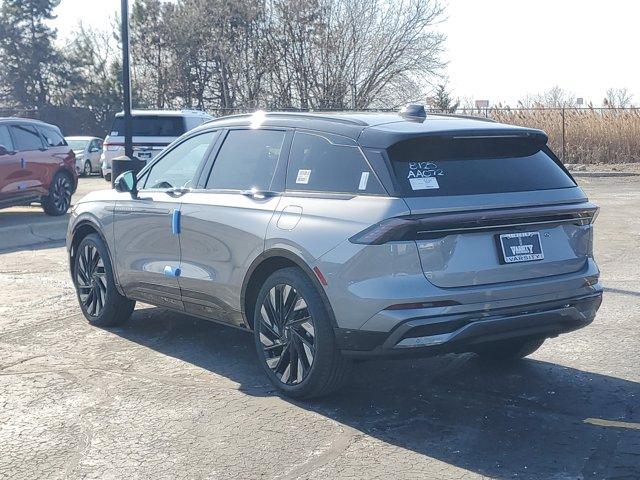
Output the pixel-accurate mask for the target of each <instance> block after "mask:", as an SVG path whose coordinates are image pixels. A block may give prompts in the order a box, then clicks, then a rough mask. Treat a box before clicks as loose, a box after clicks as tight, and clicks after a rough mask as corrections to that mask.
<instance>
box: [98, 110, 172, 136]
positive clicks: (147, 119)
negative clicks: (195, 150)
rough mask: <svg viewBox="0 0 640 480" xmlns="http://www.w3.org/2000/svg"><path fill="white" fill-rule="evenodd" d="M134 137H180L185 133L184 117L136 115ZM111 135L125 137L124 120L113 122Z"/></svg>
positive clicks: (133, 127)
mask: <svg viewBox="0 0 640 480" xmlns="http://www.w3.org/2000/svg"><path fill="white" fill-rule="evenodd" d="M131 128H132V135H133V136H135V137H179V136H180V135H182V134H183V133H184V132H185V128H184V117H169V116H166V115H136V116H135V117H133V120H132V126H131ZM110 135H111V136H112V137H117V136H122V135H124V118H123V117H116V118H115V119H114V120H113V126H112V127H111V132H110Z"/></svg>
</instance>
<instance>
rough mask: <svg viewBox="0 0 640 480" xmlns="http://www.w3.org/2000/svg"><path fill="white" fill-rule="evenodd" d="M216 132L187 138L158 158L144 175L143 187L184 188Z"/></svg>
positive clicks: (189, 184)
mask: <svg viewBox="0 0 640 480" xmlns="http://www.w3.org/2000/svg"><path fill="white" fill-rule="evenodd" d="M217 134H218V132H207V133H202V134H200V135H196V136H195V137H191V138H188V139H187V140H185V141H184V142H182V143H181V144H179V145H177V146H176V147H174V148H172V149H171V151H170V152H168V153H167V154H166V155H164V156H163V157H162V158H160V159H159V160H158V161H157V162H156V163H155V164H154V165H153V166H152V167H151V169H150V171H149V173H148V174H147V175H146V177H147V178H146V181H145V183H144V188H161V189H164V188H186V187H189V186H191V182H192V181H193V177H194V176H195V174H196V171H197V170H198V167H199V166H200V162H202V159H203V158H204V154H205V153H206V152H207V149H208V148H209V145H211V142H213V139H214V138H215V137H216V135H217Z"/></svg>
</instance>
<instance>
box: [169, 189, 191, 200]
mask: <svg viewBox="0 0 640 480" xmlns="http://www.w3.org/2000/svg"><path fill="white" fill-rule="evenodd" d="M190 191H191V189H190V188H171V189H169V190H167V191H166V194H167V195H169V196H170V197H173V198H177V197H181V196H182V195H184V194H185V193H189V192H190Z"/></svg>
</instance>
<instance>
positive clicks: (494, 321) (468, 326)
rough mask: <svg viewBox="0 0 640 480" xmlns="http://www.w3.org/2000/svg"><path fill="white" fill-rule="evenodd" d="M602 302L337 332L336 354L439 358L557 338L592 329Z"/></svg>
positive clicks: (565, 302) (589, 299)
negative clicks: (512, 341) (533, 339)
mask: <svg viewBox="0 0 640 480" xmlns="http://www.w3.org/2000/svg"><path fill="white" fill-rule="evenodd" d="M601 302H602V291H598V292H597V293H594V294H591V295H587V296H580V297H573V298H568V299H562V300H556V301H553V302H545V303H533V304H530V305H520V306H518V307H509V308H497V309H485V310H480V311H475V312H466V313H463V314H453V315H443V316H441V317H424V318H421V317H416V318H412V319H410V320H407V321H404V322H402V323H400V324H399V325H397V326H396V327H395V328H394V329H393V330H391V331H390V332H374V331H365V330H349V329H337V330H336V340H337V343H338V346H339V348H340V350H341V351H342V352H343V353H344V354H346V355H349V356H358V357H376V356H404V355H437V354H442V353H452V352H455V353H459V352H468V351H473V350H474V348H475V347H476V346H478V345H480V344H483V343H489V342H493V341H498V340H505V339H509V338H517V337H529V336H541V337H555V336H557V335H559V334H561V333H566V332H570V331H572V330H577V329H579V328H582V327H584V326H586V325H588V324H590V323H591V322H592V321H593V319H594V318H595V315H596V312H597V310H598V308H599V307H600V304H601Z"/></svg>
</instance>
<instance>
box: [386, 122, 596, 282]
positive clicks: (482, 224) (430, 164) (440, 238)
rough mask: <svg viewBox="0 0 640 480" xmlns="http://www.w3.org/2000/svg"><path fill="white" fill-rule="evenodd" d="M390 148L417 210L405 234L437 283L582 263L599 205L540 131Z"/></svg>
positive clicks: (503, 278)
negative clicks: (556, 154) (569, 172)
mask: <svg viewBox="0 0 640 480" xmlns="http://www.w3.org/2000/svg"><path fill="white" fill-rule="evenodd" d="M387 153H388V156H389V160H390V162H391V166H392V172H393V176H394V181H395V183H396V187H397V188H398V190H399V191H400V194H401V195H402V197H403V198H404V199H405V201H406V202H407V204H408V206H409V209H410V211H411V215H410V216H409V217H406V218H404V219H401V220H402V221H403V222H404V226H403V227H401V228H400V230H402V229H404V233H403V234H402V235H403V239H412V240H415V241H416V243H417V246H418V251H419V254H420V262H421V264H422V269H423V271H424V274H425V276H426V277H427V279H428V280H429V281H431V282H432V283H433V284H434V285H436V286H439V287H443V288H452V287H467V286H474V285H490V284H498V283H505V282H515V281H521V280H528V279H535V278H541V277H547V276H552V275H562V274H567V273H572V272H576V271H579V270H581V269H582V268H584V266H585V263H586V261H587V258H588V256H589V255H590V254H591V250H592V245H591V238H592V231H591V230H592V227H591V223H592V219H593V217H594V216H595V213H596V212H597V208H596V207H595V206H594V205H592V204H589V203H587V202H586V198H585V197H584V194H583V193H582V191H581V190H580V189H579V188H578V187H577V186H576V184H575V182H574V180H573V179H572V178H571V176H570V175H569V174H568V173H567V172H566V170H565V169H564V168H563V167H562V166H561V164H560V162H559V161H558V159H557V158H556V157H555V156H554V155H553V153H552V152H551V151H550V150H549V149H548V148H547V146H546V136H545V135H544V134H543V133H542V132H536V131H529V132H527V131H525V132H520V133H515V134H506V135H496V134H495V133H493V134H491V135H481V134H474V135H471V136H459V137H456V136H426V137H418V138H413V139H410V140H405V141H402V142H400V143H397V144H395V145H393V146H392V147H390V148H389V149H388V151H387ZM398 220H399V219H396V220H395V221H398ZM398 231H399V230H396V235H397V234H398Z"/></svg>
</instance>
